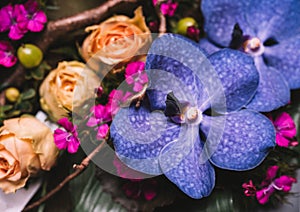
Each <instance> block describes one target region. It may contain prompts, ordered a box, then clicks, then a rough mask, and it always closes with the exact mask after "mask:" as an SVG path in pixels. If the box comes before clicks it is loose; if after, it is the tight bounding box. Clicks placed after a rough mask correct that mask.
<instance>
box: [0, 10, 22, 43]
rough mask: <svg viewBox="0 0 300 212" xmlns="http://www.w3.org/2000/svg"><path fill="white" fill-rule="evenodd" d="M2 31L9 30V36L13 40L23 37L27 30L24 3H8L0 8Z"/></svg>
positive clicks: (0, 30)
mask: <svg viewBox="0 0 300 212" xmlns="http://www.w3.org/2000/svg"><path fill="white" fill-rule="evenodd" d="M0 17H1V22H0V32H5V31H9V33H8V37H9V38H10V39H12V40H19V39H21V38H22V37H23V36H24V35H25V33H26V32H27V31H28V30H27V24H28V19H27V12H26V10H25V7H24V5H22V4H15V5H13V6H12V5H10V4H9V5H7V6H5V7H3V8H2V9H1V10H0Z"/></svg>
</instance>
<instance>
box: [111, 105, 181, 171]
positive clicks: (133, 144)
mask: <svg viewBox="0 0 300 212" xmlns="http://www.w3.org/2000/svg"><path fill="white" fill-rule="evenodd" d="M180 131H181V129H180V125H176V124H174V123H172V122H170V121H168V119H167V117H165V116H164V114H163V113H161V112H157V111H155V112H152V113H150V111H149V106H147V105H145V103H143V105H142V106H141V107H139V108H135V106H131V107H130V108H122V109H120V110H119V112H118V113H117V115H116V116H115V118H114V120H113V122H112V124H111V128H110V134H111V137H112V139H113V143H114V147H115V151H116V154H117V155H118V157H119V158H120V159H121V161H122V162H124V163H125V164H126V165H128V166H129V167H130V168H132V169H135V170H137V171H141V172H144V173H147V174H154V175H158V174H161V173H162V172H161V170H160V167H159V164H158V156H159V153H160V151H161V149H162V148H163V147H164V146H165V145H166V144H167V143H169V142H172V141H174V140H175V139H178V138H179V134H180Z"/></svg>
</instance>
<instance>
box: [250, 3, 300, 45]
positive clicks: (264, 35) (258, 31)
mask: <svg viewBox="0 0 300 212" xmlns="http://www.w3.org/2000/svg"><path fill="white" fill-rule="evenodd" d="M292 1H294V0H251V3H250V4H249V6H248V7H247V8H245V9H244V11H245V14H246V20H247V23H248V24H249V27H251V29H252V30H253V32H255V34H252V35H251V36H258V37H259V38H260V39H262V41H265V40H266V39H268V38H270V37H273V36H274V31H276V30H277V29H278V28H282V27H283V26H282V25H283V24H285V21H283V20H284V18H285V17H287V16H289V14H288V13H289V11H290V8H291V5H292ZM297 1H298V0H297ZM294 22H295V20H294ZM299 23H300V22H299ZM288 29H291V28H288ZM288 31H293V30H288Z"/></svg>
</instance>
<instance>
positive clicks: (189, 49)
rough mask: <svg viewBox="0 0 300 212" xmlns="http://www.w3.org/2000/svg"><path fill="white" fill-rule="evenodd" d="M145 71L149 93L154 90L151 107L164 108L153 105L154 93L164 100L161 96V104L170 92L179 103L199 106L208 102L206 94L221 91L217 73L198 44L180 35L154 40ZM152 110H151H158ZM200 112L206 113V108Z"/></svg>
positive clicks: (149, 94)
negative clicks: (184, 102) (185, 102)
mask: <svg viewBox="0 0 300 212" xmlns="http://www.w3.org/2000/svg"><path fill="white" fill-rule="evenodd" d="M187 58H188V59H187ZM146 70H147V74H148V77H149V87H148V89H149V90H153V91H152V93H148V96H150V99H152V101H151V102H150V103H151V104H154V105H163V104H164V103H163V102H159V103H157V102H156V101H155V95H156V94H155V91H158V92H159V95H162V94H163V95H165V97H164V98H161V96H160V99H159V100H160V101H161V100H162V99H166V95H167V94H168V93H170V92H173V93H174V95H175V96H176V97H177V98H178V100H179V101H187V102H189V103H190V104H191V105H199V106H201V105H203V104H204V103H206V102H207V100H209V97H208V95H209V94H211V96H213V94H215V93H216V92H218V91H221V90H222V89H221V84H220V83H219V81H218V76H217V73H216V72H215V71H214V69H213V67H212V66H211V64H210V62H209V61H208V60H207V59H206V55H205V54H204V53H203V50H201V49H200V48H199V46H198V44H196V43H194V42H192V41H191V40H188V39H186V38H184V37H182V36H179V35H171V34H166V35H163V36H161V37H159V38H157V39H156V40H154V42H153V43H152V46H151V48H150V50H149V53H148V56H147V61H146ZM212 81H214V83H211V82H212ZM151 95H154V96H153V97H151ZM164 105H165V104H164ZM151 106H152V108H151V109H153V110H155V109H157V108H153V105H151ZM203 108H204V109H203V110H205V109H207V108H208V104H206V105H205V107H203Z"/></svg>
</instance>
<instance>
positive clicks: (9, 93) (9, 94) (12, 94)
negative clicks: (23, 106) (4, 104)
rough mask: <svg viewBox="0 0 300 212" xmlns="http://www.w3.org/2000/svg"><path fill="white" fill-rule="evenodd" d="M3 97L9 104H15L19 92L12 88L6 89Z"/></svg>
mask: <svg viewBox="0 0 300 212" xmlns="http://www.w3.org/2000/svg"><path fill="white" fill-rule="evenodd" d="M5 97H6V99H7V100H8V101H10V102H16V101H17V100H18V99H19V97H20V91H19V90H18V89H17V88H14V87H10V88H7V89H6V90H5Z"/></svg>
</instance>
